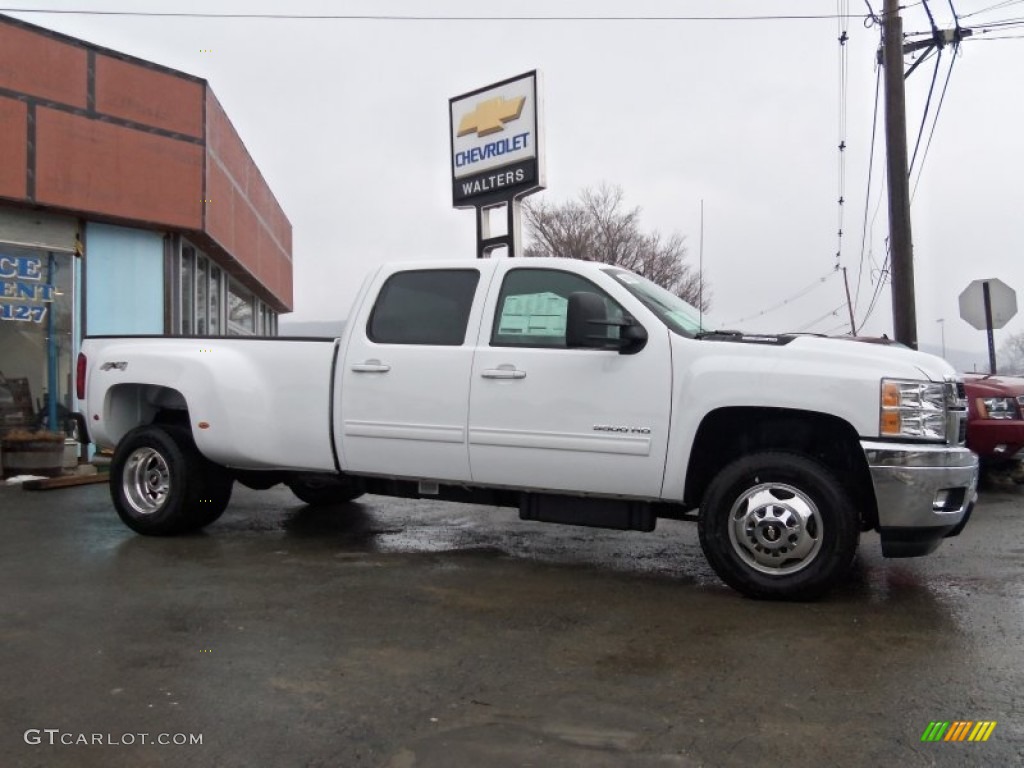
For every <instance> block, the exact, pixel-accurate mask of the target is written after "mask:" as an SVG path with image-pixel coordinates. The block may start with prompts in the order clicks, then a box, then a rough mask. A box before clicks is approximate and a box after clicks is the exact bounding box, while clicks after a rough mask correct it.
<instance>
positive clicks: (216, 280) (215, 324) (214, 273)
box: [208, 264, 224, 336]
mask: <svg viewBox="0 0 1024 768" xmlns="http://www.w3.org/2000/svg"><path fill="white" fill-rule="evenodd" d="M223 296H224V281H223V280H222V279H221V271H220V267H218V266H217V265H216V264H210V295H209V302H210V315H209V326H208V327H209V329H210V336H219V335H220V334H221V333H222V332H223V331H222V330H221V327H222V324H221V306H222V305H223V303H224V302H222V301H221V298H222V297H223Z"/></svg>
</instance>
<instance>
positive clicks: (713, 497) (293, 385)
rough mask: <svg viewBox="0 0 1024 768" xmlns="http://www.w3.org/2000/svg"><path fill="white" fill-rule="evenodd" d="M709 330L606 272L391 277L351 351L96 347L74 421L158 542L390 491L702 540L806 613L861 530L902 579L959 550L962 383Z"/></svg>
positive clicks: (167, 343) (298, 344)
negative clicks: (263, 512) (259, 494)
mask: <svg viewBox="0 0 1024 768" xmlns="http://www.w3.org/2000/svg"><path fill="white" fill-rule="evenodd" d="M702 320H703V321H704V322H703V323H702ZM707 325H708V323H707V318H706V317H704V318H702V317H701V316H700V315H699V313H698V312H697V310H695V309H694V308H693V307H691V306H690V305H689V304H687V303H685V302H683V301H682V300H680V299H678V298H677V297H675V296H673V295H672V294H670V293H668V292H667V291H665V290H663V289H661V288H659V287H658V286H656V285H655V284H653V283H651V282H649V281H647V280H645V279H643V278H641V277H638V276H636V275H634V274H632V273H631V272H628V271H626V270H623V269H619V268H616V267H611V266H607V265H604V264H599V263H594V262H584V261H575V260H565V259H485V260H477V261H459V262H454V261H445V262H436V263H435V262H425V263H424V262H420V263H415V264H399V265H389V266H385V267H381V268H379V269H377V270H376V271H375V272H374V273H373V274H371V275H370V276H369V277H368V278H367V279H366V281H365V283H364V285H363V287H362V289H361V291H360V293H359V295H358V297H357V299H356V301H355V304H354V307H353V310H352V312H351V315H350V319H349V321H348V323H347V325H346V327H345V331H344V333H343V335H342V337H341V338H340V339H334V340H329V339H323V340H317V339H269V338H194V337H172V338H163V337H160V338H153V337H91V338H87V339H86V340H85V342H84V343H83V345H82V355H81V356H80V358H79V361H78V376H77V386H78V397H79V400H80V402H81V403H82V407H83V412H82V413H80V414H79V421H80V426H81V427H83V429H82V433H83V434H84V435H85V436H86V437H85V439H91V440H92V441H94V442H95V443H96V444H97V445H99V446H108V447H114V448H115V449H116V450H115V453H114V459H113V462H112V466H111V475H110V487H111V493H112V496H113V500H114V506H115V507H116V508H117V512H118V514H119V515H120V516H121V518H122V520H124V522H125V523H126V524H127V525H128V526H130V527H131V528H132V529H134V530H135V531H138V532H139V533H144V534H156V535H165V534H175V533H182V532H186V531H192V530H195V529H198V528H201V527H202V526H205V525H207V524H209V523H211V522H213V521H214V520H216V519H217V518H218V517H219V516H220V515H221V513H222V512H223V511H224V508H225V506H226V505H227V503H228V500H229V497H230V495H231V487H232V483H233V482H234V481H236V480H237V481H239V482H241V483H243V484H245V485H247V486H249V487H253V488H267V487H270V486H272V485H274V484H276V483H280V482H283V483H286V484H287V485H288V486H289V487H290V488H291V489H292V490H293V491H294V492H295V494H296V495H297V496H298V497H299V498H300V499H301V500H302V501H304V502H307V503H309V504H321V503H336V504H341V503H345V502H349V501H351V500H353V499H355V498H356V497H357V496H359V495H360V494H362V493H374V494H385V495H392V496H404V497H420V498H428V499H441V500H452V501H460V502H475V503H482V504H487V505H497V506H513V507H518V508H519V514H520V517H522V518H523V519H527V520H542V521H549V522H556V523H564V524H574V525H588V526H599V527H607V528H618V529H623V530H641V531H650V530H653V529H654V526H655V523H656V521H657V519H658V518H659V517H663V518H674V519H692V520H696V522H697V523H698V526H699V532H700V542H701V546H702V548H703V550H704V553H705V555H706V557H707V558H708V560H709V562H710V563H711V565H712V566H713V568H714V569H715V571H716V572H717V573H718V575H719V576H720V577H721V578H722V580H723V581H725V582H726V583H727V584H729V585H730V586H732V587H733V588H735V589H737V590H739V591H740V592H742V593H744V594H745V595H748V596H752V597H758V598H783V599H807V598H812V597H816V596H819V595H821V594H823V593H824V592H826V591H827V590H828V589H829V588H830V587H832V586H833V585H835V584H836V583H837V582H838V581H840V580H841V579H842V578H843V577H844V576H845V575H846V573H847V572H848V570H849V567H850V564H851V562H852V560H853V557H854V554H855V552H856V549H857V545H858V540H859V536H860V533H861V531H868V530H875V531H878V533H879V534H880V538H881V546H882V553H883V555H884V556H887V557H911V556H916V555H924V554H927V553H929V552H931V551H932V550H934V549H935V547H936V546H938V544H939V542H940V541H941V540H942V539H943V538H944V537H947V536H951V535H956V534H957V533H959V532H960V530H961V529H962V528H963V526H964V524H965V523H966V521H967V518H968V516H969V514H970V511H971V508H972V506H973V504H974V501H975V499H976V492H975V489H976V485H977V476H978V461H977V457H976V456H975V455H974V454H973V453H971V452H970V451H969V450H967V449H966V448H965V447H964V437H965V434H964V424H965V419H966V411H965V400H964V390H963V384H962V383H961V382H960V381H959V380H958V379H957V378H956V376H955V374H954V371H953V369H952V368H951V367H950V366H949V365H948V364H947V363H945V362H944V361H942V360H940V359H939V358H937V357H933V356H931V355H926V354H922V353H918V352H913V351H911V350H908V349H903V348H899V347H887V346H880V345H870V344H850V343H848V342H844V341H839V340H836V339H829V338H821V337H815V336H801V335H780V336H764V335H747V334H742V333H739V332H735V331H721V330H718V331H705V330H704V329H703V327H702V326H707Z"/></svg>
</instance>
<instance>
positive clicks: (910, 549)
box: [861, 440, 978, 557]
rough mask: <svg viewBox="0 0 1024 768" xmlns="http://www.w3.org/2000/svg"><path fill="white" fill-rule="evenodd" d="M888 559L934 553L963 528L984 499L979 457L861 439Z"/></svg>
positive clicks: (959, 450)
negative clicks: (979, 489) (981, 493)
mask: <svg viewBox="0 0 1024 768" xmlns="http://www.w3.org/2000/svg"><path fill="white" fill-rule="evenodd" d="M861 447H862V448H863V449H864V455H865V457H866V458H867V462H868V469H869V470H870V471H871V482H872V484H873V485H874V489H875V500H876V502H877V505H878V532H879V533H880V534H881V537H882V554H883V555H884V556H885V557H915V556H918V555H926V554H928V553H929V552H931V551H933V550H934V549H935V548H936V547H937V546H938V545H939V542H940V541H941V540H942V539H943V538H944V537H946V536H949V535H956V534H958V533H960V531H961V530H962V529H963V525H962V524H963V523H966V519H967V517H968V516H969V515H970V512H971V509H972V508H973V507H974V502H975V501H976V500H977V497H978V492H977V489H978V457H977V456H976V455H975V454H974V453H972V452H971V451H969V450H968V449H966V448H962V447H950V446H945V445H935V446H932V445H908V444H899V443H881V442H874V441H868V440H862V441H861Z"/></svg>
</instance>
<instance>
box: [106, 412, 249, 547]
mask: <svg viewBox="0 0 1024 768" xmlns="http://www.w3.org/2000/svg"><path fill="white" fill-rule="evenodd" d="M231 486H232V479H231V476H230V475H228V474H227V473H226V472H224V470H222V469H220V468H219V467H217V466H216V465H214V464H212V463H211V462H209V461H207V459H206V458H204V457H203V455H202V454H200V453H199V451H198V449H197V448H196V446H195V443H193V442H192V436H191V435H190V434H189V433H188V431H187V430H185V429H183V428H181V427H176V426H156V425H149V426H144V427H138V428H136V429H133V430H132V431H131V432H129V433H128V434H127V435H125V436H124V438H123V439H122V440H121V441H120V442H119V443H118V445H117V449H116V450H115V451H114V459H113V461H112V462H111V465H110V495H111V497H112V498H113V501H114V507H115V509H116V510H117V514H118V516H119V517H120V518H121V520H122V521H123V522H124V524H125V525H127V526H128V527H129V528H131V529H132V530H133V531H135V532H136V533H142V534H146V535H150V536H172V535H174V534H179V533H187V532H189V531H194V530H198V529H199V528H202V527H204V526H206V525H209V524H210V523H212V522H213V521H214V520H216V519H217V518H219V517H220V516H221V514H223V512H224V509H225V507H227V505H228V501H229V500H230V498H231Z"/></svg>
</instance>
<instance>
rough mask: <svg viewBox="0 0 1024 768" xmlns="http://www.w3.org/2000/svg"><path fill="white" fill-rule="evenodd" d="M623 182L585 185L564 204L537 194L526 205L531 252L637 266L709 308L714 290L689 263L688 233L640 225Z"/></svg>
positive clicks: (640, 272) (528, 252) (633, 268)
mask: <svg viewBox="0 0 1024 768" xmlns="http://www.w3.org/2000/svg"><path fill="white" fill-rule="evenodd" d="M622 198H623V194H622V189H621V188H620V187H612V186H607V185H604V184H602V185H601V186H600V187H598V188H597V189H590V188H587V189H584V190H583V191H582V192H580V195H579V198H578V199H576V200H570V201H569V202H566V203H563V204H561V205H553V204H549V203H546V202H544V201H542V200H539V199H537V198H530V199H528V200H527V201H526V202H525V203H524V205H523V211H524V213H525V218H526V225H527V228H528V232H529V238H530V239H529V243H528V244H527V246H526V248H525V251H524V253H525V255H526V256H562V257H565V258H570V259H582V260H583V261H600V262H602V263H604V264H614V265H616V266H619V267H624V268H625V269H628V270H631V271H633V272H636V273H637V274H638V275H642V276H644V277H646V278H647V279H648V280H651V281H653V282H655V283H657V284H658V285H660V286H662V287H663V288H666V289H667V290H669V291H672V293H674V294H676V295H677V296H679V297H680V298H682V299H685V300H686V301H688V302H689V303H690V304H692V305H693V306H695V307H700V308H701V309H703V310H705V311H706V310H707V309H708V307H709V306H710V304H711V301H710V299H711V292H710V291H709V290H708V287H707V285H702V284H701V283H702V281H701V277H700V275H698V274H697V273H696V272H695V270H694V269H693V267H692V266H691V265H689V264H686V263H685V259H686V255H687V253H686V246H685V245H684V239H683V236H682V235H680V234H678V233H672V235H671V236H669V237H668V238H663V237H662V236H661V235H660V234H659V233H657V232H653V233H650V234H645V233H644V232H642V231H641V230H640V209H639V208H632V209H628V210H627V209H625V208H624V207H623V202H622Z"/></svg>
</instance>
